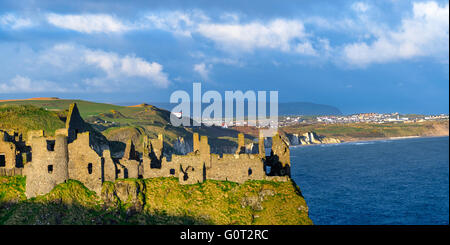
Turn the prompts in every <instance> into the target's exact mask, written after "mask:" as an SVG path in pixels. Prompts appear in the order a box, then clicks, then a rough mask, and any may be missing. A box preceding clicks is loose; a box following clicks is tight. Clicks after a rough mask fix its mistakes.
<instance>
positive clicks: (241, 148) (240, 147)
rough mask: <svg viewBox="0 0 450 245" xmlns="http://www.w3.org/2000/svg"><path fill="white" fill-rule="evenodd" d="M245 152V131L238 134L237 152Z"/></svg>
mask: <svg viewBox="0 0 450 245" xmlns="http://www.w3.org/2000/svg"><path fill="white" fill-rule="evenodd" d="M243 153H245V138H244V134H243V133H239V134H238V147H237V150H236V154H243Z"/></svg>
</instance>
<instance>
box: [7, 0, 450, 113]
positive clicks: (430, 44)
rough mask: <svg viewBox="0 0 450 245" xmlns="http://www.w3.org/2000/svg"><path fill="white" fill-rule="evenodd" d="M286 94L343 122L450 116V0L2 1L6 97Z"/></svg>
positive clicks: (153, 98)
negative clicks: (370, 115) (343, 117)
mask: <svg viewBox="0 0 450 245" xmlns="http://www.w3.org/2000/svg"><path fill="white" fill-rule="evenodd" d="M194 82H201V83H202V91H203V92H206V91H207V90H216V91H219V92H220V93H221V94H222V95H223V96H224V92H225V91H235V90H242V91H244V92H245V91H247V90H253V91H274V90H275V91H279V101H280V102H298V101H302V102H312V103H319V104H328V105H333V106H336V107H338V108H339V109H340V110H341V111H342V112H344V113H347V114H348V113H357V112H400V113H425V114H439V113H448V111H449V2H448V1H441V0H433V1H425V0H423V1H420V0H418V1H407V0H402V1H401V0H379V1H344V0H341V1H331V0H329V1H327V0H324V1H312V0H304V1H286V0H278V1H266V0H259V1H245V0H227V1H207V0H204V1H189V3H188V2H187V1H182V0H180V1H175V0H168V1H132V2H131V1H83V2H82V3H79V2H77V3H75V1H54V0H53V1H50V0H49V1H45V0H44V1H34V0H25V1H20V3H19V1H8V0H2V1H0V100H1V99H20V98H30V97H47V96H52V97H60V98H68V99H69V98H70V99H74V98H76V99H86V100H91V101H98V102H106V103H119V104H121V103H143V102H147V103H151V102H169V98H170V95H171V94H172V92H174V91H175V90H185V91H187V92H188V93H189V94H191V96H192V83H194Z"/></svg>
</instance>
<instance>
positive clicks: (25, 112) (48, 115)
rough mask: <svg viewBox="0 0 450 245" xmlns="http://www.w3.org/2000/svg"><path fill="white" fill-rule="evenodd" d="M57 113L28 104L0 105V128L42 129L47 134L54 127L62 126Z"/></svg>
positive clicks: (17, 129) (19, 129)
mask: <svg viewBox="0 0 450 245" xmlns="http://www.w3.org/2000/svg"><path fill="white" fill-rule="evenodd" d="M64 127H65V125H64V122H63V121H62V120H61V119H60V118H59V116H58V114H57V113H55V112H52V111H47V110H45V109H43V108H38V107H34V106H30V105H0V129H3V130H11V129H13V130H15V131H18V132H21V133H23V134H24V135H26V133H27V132H28V131H30V130H39V129H43V130H44V131H45V132H47V133H48V134H49V135H51V134H53V133H54V131H55V130H56V129H60V128H64Z"/></svg>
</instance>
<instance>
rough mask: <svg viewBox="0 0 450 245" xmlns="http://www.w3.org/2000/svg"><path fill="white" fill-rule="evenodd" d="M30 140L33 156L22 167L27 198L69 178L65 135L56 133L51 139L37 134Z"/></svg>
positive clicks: (46, 191) (49, 189)
mask: <svg viewBox="0 0 450 245" xmlns="http://www.w3.org/2000/svg"><path fill="white" fill-rule="evenodd" d="M37 134H39V133H37ZM30 140H31V142H30V143H31V147H32V149H33V157H32V161H31V162H30V163H29V164H26V165H25V167H24V174H25V176H27V178H26V191H25V195H26V196H27V198H30V197H35V196H37V195H42V194H46V193H48V192H50V191H51V190H52V189H53V188H54V187H55V186H56V185H58V184H60V183H63V182H65V181H67V180H68V179H69V172H68V161H69V153H68V145H67V137H66V136H65V135H56V136H55V139H51V138H46V137H44V136H39V137H31V138H30Z"/></svg>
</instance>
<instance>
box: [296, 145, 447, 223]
mask: <svg viewBox="0 0 450 245" xmlns="http://www.w3.org/2000/svg"><path fill="white" fill-rule="evenodd" d="M291 164H292V171H291V174H292V178H293V179H294V180H295V182H296V183H297V185H298V186H300V189H301V190H302V194H303V196H304V197H305V200H306V202H307V204H308V207H309V214H310V217H311V219H312V220H313V222H314V224H318V225H397V224H398V225H448V224H449V138H448V137H436V138H409V139H397V140H383V141H366V142H355V143H343V144H335V145H313V146H297V147H292V148H291Z"/></svg>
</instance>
